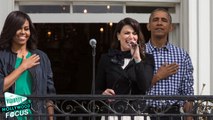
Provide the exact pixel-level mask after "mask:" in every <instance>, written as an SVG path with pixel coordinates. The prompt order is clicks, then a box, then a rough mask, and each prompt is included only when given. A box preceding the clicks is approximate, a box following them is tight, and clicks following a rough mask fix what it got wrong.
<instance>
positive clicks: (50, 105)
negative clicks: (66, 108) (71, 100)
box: [46, 100, 54, 120]
mask: <svg viewBox="0 0 213 120" xmlns="http://www.w3.org/2000/svg"><path fill="white" fill-rule="evenodd" d="M46 105H47V112H48V115H49V120H53V118H54V116H53V115H54V107H53V102H52V101H51V100H49V101H47V104H46Z"/></svg>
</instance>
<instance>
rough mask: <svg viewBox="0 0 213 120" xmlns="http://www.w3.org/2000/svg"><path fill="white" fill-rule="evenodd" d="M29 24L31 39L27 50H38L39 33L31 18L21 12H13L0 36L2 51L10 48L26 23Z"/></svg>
mask: <svg viewBox="0 0 213 120" xmlns="http://www.w3.org/2000/svg"><path fill="white" fill-rule="evenodd" d="M26 20H27V21H28V22H29V28H30V38H29V40H28V41H27V49H29V50H31V49H36V45H37V33H36V30H35V27H34V25H33V23H32V21H31V19H30V17H29V16H28V15H27V14H26V13H24V12H21V11H12V12H11V13H10V14H9V15H8V16H7V18H6V20H5V23H4V26H3V29H2V32H1V35H0V49H6V48H10V47H11V45H12V40H13V37H14V36H15V35H16V32H17V30H19V29H20V28H21V27H22V26H23V24H24V22H25V21H26Z"/></svg>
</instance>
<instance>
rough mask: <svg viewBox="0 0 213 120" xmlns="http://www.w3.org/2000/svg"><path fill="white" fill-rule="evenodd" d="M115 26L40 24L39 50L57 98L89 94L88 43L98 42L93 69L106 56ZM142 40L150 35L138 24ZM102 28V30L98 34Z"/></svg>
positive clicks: (89, 54)
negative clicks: (44, 55)
mask: <svg viewBox="0 0 213 120" xmlns="http://www.w3.org/2000/svg"><path fill="white" fill-rule="evenodd" d="M115 25H116V24H113V25H110V24H107V23H102V24H100V23H96V24H95V23H84V24H79V23H78V24H77V23H76V24H74V23H72V24H71V23H69V24H68V23H63V24H53V23H42V24H41V23H39V24H35V26H36V29H37V31H38V35H39V45H38V47H39V49H41V50H43V51H44V52H46V53H47V55H48V56H49V58H50V61H51V64H52V70H53V74H54V82H55V87H56V91H57V94H90V93H91V86H92V48H91V46H90V45H89V40H90V39H92V38H94V39H96V40H97V47H96V65H97V63H98V61H99V58H100V55H101V54H102V53H105V52H107V50H108V48H109V47H110V43H111V41H112V36H113V32H114V29H115ZM141 27H142V30H143V33H144V36H145V39H146V40H148V39H149V36H150V34H149V32H148V31H147V29H146V25H145V24H141ZM101 28H102V30H103V31H102V30H101Z"/></svg>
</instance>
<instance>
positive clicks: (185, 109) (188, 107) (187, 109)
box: [183, 101, 193, 120]
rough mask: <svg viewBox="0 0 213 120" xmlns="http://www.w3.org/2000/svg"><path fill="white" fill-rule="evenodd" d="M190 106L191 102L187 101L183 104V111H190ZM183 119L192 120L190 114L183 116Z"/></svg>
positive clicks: (191, 105)
mask: <svg viewBox="0 0 213 120" xmlns="http://www.w3.org/2000/svg"><path fill="white" fill-rule="evenodd" d="M192 107H193V103H192V102H189V101H187V102H186V103H185V104H184V106H183V110H184V112H185V113H191V112H192ZM184 120H193V117H192V116H187V117H185V118H184Z"/></svg>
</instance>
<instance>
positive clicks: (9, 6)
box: [0, 0, 14, 31]
mask: <svg viewBox="0 0 213 120" xmlns="http://www.w3.org/2000/svg"><path fill="white" fill-rule="evenodd" d="M13 7H14V0H0V31H1V30H2V27H3V24H4V21H5V19H6V17H7V15H8V14H9V13H10V12H11V11H12V10H14V9H13Z"/></svg>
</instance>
